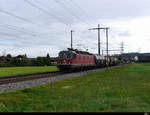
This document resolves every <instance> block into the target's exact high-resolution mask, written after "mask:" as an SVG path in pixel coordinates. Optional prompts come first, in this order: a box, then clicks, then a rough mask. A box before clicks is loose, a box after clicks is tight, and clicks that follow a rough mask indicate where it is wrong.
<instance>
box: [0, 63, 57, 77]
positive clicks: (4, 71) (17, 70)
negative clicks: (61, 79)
mask: <svg viewBox="0 0 150 115" xmlns="http://www.w3.org/2000/svg"><path fill="white" fill-rule="evenodd" d="M57 70H58V68H57V67H56V66H46V67H5V68H0V77H3V76H13V75H24V74H32V73H39V72H50V71H57Z"/></svg>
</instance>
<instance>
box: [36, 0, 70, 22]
mask: <svg viewBox="0 0 150 115" xmlns="http://www.w3.org/2000/svg"><path fill="white" fill-rule="evenodd" d="M34 2H36V3H38V5H39V6H43V7H44V8H45V7H46V6H45V5H44V4H43V3H42V2H39V1H37V0H34ZM53 9H55V8H53ZM53 9H50V10H49V11H53V13H54V14H58V12H56V11H54V10H53ZM54 14H53V15H54ZM58 16H59V17H60V16H63V17H65V20H67V22H69V23H70V22H71V21H70V20H72V19H70V17H68V16H65V15H64V14H63V15H61V14H60V13H59V15H58Z"/></svg>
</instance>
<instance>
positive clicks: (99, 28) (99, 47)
mask: <svg viewBox="0 0 150 115" xmlns="http://www.w3.org/2000/svg"><path fill="white" fill-rule="evenodd" d="M104 29H106V28H101V27H100V24H98V28H91V29H89V30H98V54H99V55H101V45H100V30H104Z"/></svg>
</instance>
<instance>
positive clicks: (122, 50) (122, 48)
mask: <svg viewBox="0 0 150 115" xmlns="http://www.w3.org/2000/svg"><path fill="white" fill-rule="evenodd" d="M120 48H121V54H123V52H124V43H123V42H121V47H120Z"/></svg>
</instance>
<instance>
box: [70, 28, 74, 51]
mask: <svg viewBox="0 0 150 115" xmlns="http://www.w3.org/2000/svg"><path fill="white" fill-rule="evenodd" d="M73 32H74V31H73V30H71V49H73V46H72V33H73Z"/></svg>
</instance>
